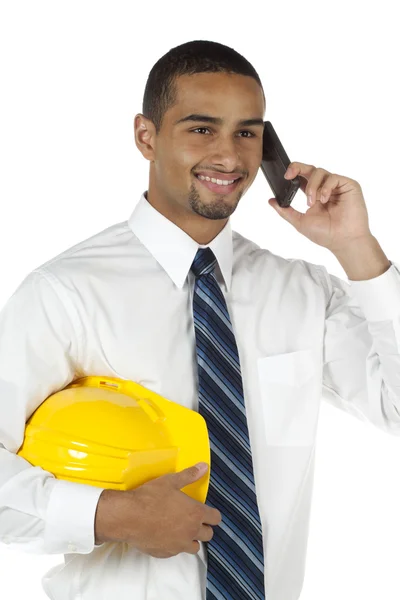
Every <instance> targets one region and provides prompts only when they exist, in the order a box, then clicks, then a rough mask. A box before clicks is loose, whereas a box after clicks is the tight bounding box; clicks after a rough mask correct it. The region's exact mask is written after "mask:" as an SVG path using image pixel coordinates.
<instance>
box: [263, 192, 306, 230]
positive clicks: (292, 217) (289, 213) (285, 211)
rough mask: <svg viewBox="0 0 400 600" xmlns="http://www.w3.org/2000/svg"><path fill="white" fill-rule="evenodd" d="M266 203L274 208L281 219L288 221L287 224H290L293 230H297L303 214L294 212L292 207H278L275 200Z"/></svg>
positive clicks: (271, 199)
mask: <svg viewBox="0 0 400 600" xmlns="http://www.w3.org/2000/svg"><path fill="white" fill-rule="evenodd" d="M268 203H269V204H270V205H271V206H273V207H274V209H275V210H276V212H278V213H279V214H280V215H281V217H282V218H283V219H285V220H286V221H289V223H291V224H292V225H293V227H294V228H295V229H297V230H298V229H299V226H300V220H301V218H302V217H303V213H301V212H299V211H298V210H295V209H294V208H293V207H292V206H285V207H283V206H279V204H278V201H277V199H276V198H270V199H269V200H268Z"/></svg>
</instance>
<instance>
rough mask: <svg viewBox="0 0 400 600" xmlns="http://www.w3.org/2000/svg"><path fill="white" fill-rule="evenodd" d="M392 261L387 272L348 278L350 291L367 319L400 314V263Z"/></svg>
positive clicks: (377, 319) (379, 319) (381, 318)
mask: <svg viewBox="0 0 400 600" xmlns="http://www.w3.org/2000/svg"><path fill="white" fill-rule="evenodd" d="M389 260H390V259H389ZM391 263H392V264H391V266H390V267H389V269H388V270H387V271H385V273H382V275H379V276H378V277H374V278H373V279H367V280H366V281H351V280H350V279H349V280H348V281H349V283H350V286H351V288H350V293H351V295H352V297H353V298H354V299H355V300H357V302H358V304H359V305H360V307H361V310H362V311H363V313H364V315H365V318H366V319H367V321H387V320H394V319H395V318H396V317H398V316H400V263H394V262H393V261H391Z"/></svg>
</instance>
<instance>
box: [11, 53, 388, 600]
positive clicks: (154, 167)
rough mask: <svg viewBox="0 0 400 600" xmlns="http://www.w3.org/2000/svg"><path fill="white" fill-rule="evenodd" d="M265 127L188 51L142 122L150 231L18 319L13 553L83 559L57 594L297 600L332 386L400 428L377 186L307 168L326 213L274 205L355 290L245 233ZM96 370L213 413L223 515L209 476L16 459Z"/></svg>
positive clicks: (249, 103)
mask: <svg viewBox="0 0 400 600" xmlns="http://www.w3.org/2000/svg"><path fill="white" fill-rule="evenodd" d="M264 114H265V98H264V93H263V89H262V85H261V82H260V80H259V77H258V75H257V73H256V72H255V70H254V68H253V67H252V66H251V65H250V64H249V63H248V61H246V59H244V58H243V57H242V56H241V55H239V54H238V53H237V52H235V51H234V50H232V49H231V48H227V47H226V46H223V45H221V44H216V43H213V42H207V41H195V42H189V43H187V44H183V45H181V46H178V47H176V48H173V49H172V50H170V51H169V52H168V53H167V54H166V55H165V56H163V57H162V58H161V59H160V60H159V61H158V62H157V63H156V64H155V65H154V67H153V69H152V71H151V72H150V75H149V79H148V81H147V85H146V89H145V94H144V101H143V114H138V115H136V117H135V122H134V125H135V141H136V145H137V147H138V148H139V150H140V152H141V153H142V154H143V156H144V158H145V159H146V160H148V161H149V163H150V176H149V186H148V190H146V192H144V193H143V194H142V196H141V198H140V201H139V203H138V205H137V206H136V207H135V210H134V212H133V214H132V215H131V217H130V219H129V221H127V222H124V223H120V224H117V225H114V226H112V227H110V228H108V229H106V230H105V231H103V232H100V233H98V234H96V235H95V236H93V237H92V238H90V239H89V240H85V241H83V242H81V243H80V244H78V245H76V246H74V247H73V248H71V249H68V250H66V251H65V252H63V253H62V254H61V255H60V256H58V257H56V258H53V259H51V260H50V261H48V262H47V263H46V264H44V265H42V266H41V267H39V268H38V269H35V271H33V272H32V273H31V274H30V275H29V276H28V277H27V278H26V280H25V281H24V282H23V283H22V284H21V286H20V287H19V288H18V290H17V291H16V292H15V294H14V295H13V296H12V297H11V298H10V300H9V302H8V303H7V305H6V306H5V307H4V309H3V311H2V313H0V340H2V343H1V344H0V442H2V445H3V449H2V450H1V451H0V508H1V510H0V540H1V541H2V542H5V543H9V544H10V545H11V546H13V547H15V548H20V549H21V550H22V551H30V552H33V553H37V554H40V553H48V554H55V553H64V554H65V565H62V566H59V567H56V568H54V569H52V570H51V571H50V572H49V573H48V574H47V575H46V577H45V578H44V579H43V586H44V589H45V591H46V593H47V595H48V596H49V597H50V598H53V599H55V600H61V599H64V598H65V599H66V598H75V597H78V596H79V598H81V600H95V599H96V600H99V599H103V598H104V599H107V600H108V599H109V598H111V597H114V596H117V597H118V598H119V600H125V599H126V600H128V598H129V599H132V598H134V599H135V600H145V599H149V598H152V599H153V600H189V599H190V600H205V599H207V600H213V599H218V600H220V599H226V598H229V599H237V600H245V599H248V598H251V599H262V598H268V599H269V600H297V599H298V598H299V595H300V592H301V588H302V582H303V578H304V560H305V553H306V544H307V535H308V522H309V514H310V498H311V494H312V478H313V468H314V456H315V454H314V449H315V434H316V427H317V422H318V413H319V406H320V398H321V394H322V392H324V395H325V397H326V399H328V400H329V401H330V402H332V403H333V404H335V405H336V406H338V407H339V408H342V409H344V410H346V411H347V412H349V413H350V414H353V415H354V416H356V417H358V418H362V419H364V420H369V421H370V422H372V423H373V424H374V425H375V426H377V427H379V428H380V429H382V430H384V431H387V432H388V433H391V434H395V435H398V433H399V431H400V412H399V410H400V395H399V386H398V376H399V375H398V373H399V368H400V356H399V354H400V342H399V336H398V335H396V332H397V331H398V328H399V325H400V265H399V264H397V263H396V264H394V263H393V262H390V261H389V260H388V258H387V257H386V256H385V254H384V253H383V250H382V249H381V247H380V245H379V243H378V241H377V240H376V238H375V237H374V236H373V235H372V233H371V231H370V229H369V225H368V216H367V210H366V206H365V202H364V198H363V194H362V191H361V187H360V185H359V184H358V183H357V182H356V181H354V180H352V179H350V178H348V177H344V176H341V175H337V174H332V173H330V172H329V171H327V170H325V169H321V168H315V167H314V166H312V165H307V164H304V163H300V162H294V163H292V165H291V169H290V170H289V171H288V173H287V175H286V176H287V177H290V178H292V177H295V176H296V175H299V176H300V177H301V178H302V179H301V180H302V191H303V192H304V193H305V194H306V195H307V196H309V197H310V200H309V209H308V210H307V212H306V213H305V214H302V213H299V212H298V211H296V210H294V209H293V208H292V207H288V208H284V209H282V208H279V206H278V205H277V203H276V200H275V199H270V203H271V205H272V206H273V207H274V208H275V209H276V210H277V212H278V213H279V214H280V215H281V216H282V217H283V218H285V219H287V220H288V221H289V222H290V223H291V224H292V225H293V226H294V227H295V228H296V230H297V231H299V233H301V234H303V235H305V236H306V237H308V238H309V239H310V240H311V241H313V242H315V243H316V244H319V245H321V246H324V247H326V248H328V249H329V250H330V251H331V252H333V253H334V255H335V256H336V257H337V259H338V260H339V262H340V264H341V265H342V266H343V268H344V270H345V271H346V274H347V276H348V279H349V283H347V282H344V281H341V280H340V279H339V278H337V277H335V276H333V275H330V274H328V273H327V271H326V269H325V268H324V267H323V266H321V265H313V264H310V263H307V262H305V261H303V260H301V259H299V260H292V259H291V260H288V259H284V258H282V257H279V256H276V255H274V254H272V253H271V252H270V251H268V250H265V249H262V248H260V247H259V246H257V245H256V244H255V243H253V242H252V241H250V240H247V239H246V238H244V237H243V236H241V235H240V234H238V233H237V232H234V231H233V232H232V231H231V228H230V221H229V217H230V215H231V214H232V213H233V212H234V211H235V209H236V207H237V205H238V203H239V201H240V200H241V199H242V198H243V196H244V194H245V192H246V191H247V190H248V188H249V187H250V186H251V184H252V182H253V181H254V179H255V177H256V175H257V173H258V169H259V167H260V163H261V155H262V134H263V121H264ZM224 182H225V183H224ZM323 196H324V197H323ZM85 375H109V376H116V377H122V378H125V379H130V380H134V381H137V382H139V383H141V384H142V385H145V386H147V387H149V388H151V389H153V390H154V391H156V392H158V393H160V394H162V395H163V396H165V397H167V398H170V399H171V400H174V401H175V402H180V403H181V404H183V405H185V406H187V407H189V408H191V409H193V410H198V411H199V412H200V413H201V414H203V416H204V418H205V419H206V421H207V426H208V431H209V437H210V445H211V469H210V487H209V492H208V496H207V501H206V505H203V504H202V503H198V502H196V501H194V500H193V499H191V498H189V497H188V496H187V495H185V494H184V493H183V492H181V491H180V490H181V488H182V487H184V486H185V485H187V484H189V483H190V482H192V481H195V480H197V479H199V478H200V477H202V476H203V475H204V472H205V471H204V469H203V470H201V469H198V468H197V467H196V466H195V465H193V467H191V468H189V469H185V471H181V472H179V473H170V474H167V475H165V476H163V477H159V478H157V479H155V480H152V481H149V482H147V483H146V484H144V485H142V486H139V487H138V488H136V489H134V490H129V491H127V492H120V491H116V490H103V489H99V488H95V487H91V486H86V485H80V484H76V483H73V482H70V481H61V480H56V479H55V478H54V477H52V476H51V474H50V473H48V472H46V471H44V470H40V469H35V468H33V467H32V465H30V464H29V463H28V462H27V461H25V460H24V459H22V458H21V457H19V456H17V455H16V453H17V452H18V449H19V447H20V446H21V444H22V441H23V436H24V427H25V421H26V419H27V418H29V416H30V415H31V414H32V413H33V411H34V410H35V409H36V408H37V407H38V406H39V405H40V403H41V402H43V400H44V399H45V398H47V397H48V396H49V395H50V394H51V393H54V392H55V391H57V390H60V389H62V388H64V387H65V386H66V385H68V383H70V382H71V381H72V380H74V379H77V378H78V377H82V376H85Z"/></svg>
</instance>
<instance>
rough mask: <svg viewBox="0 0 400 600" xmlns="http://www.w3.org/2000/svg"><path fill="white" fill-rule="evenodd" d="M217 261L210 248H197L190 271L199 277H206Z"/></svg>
mask: <svg viewBox="0 0 400 600" xmlns="http://www.w3.org/2000/svg"><path fill="white" fill-rule="evenodd" d="M216 262H217V259H216V258H215V256H214V253H213V251H212V250H211V249H210V248H199V250H197V254H196V256H195V257H194V261H193V263H192V266H191V270H192V271H193V273H194V274H195V275H196V277H199V276H200V275H208V274H209V273H211V272H212V271H213V270H214V267H215V264H216Z"/></svg>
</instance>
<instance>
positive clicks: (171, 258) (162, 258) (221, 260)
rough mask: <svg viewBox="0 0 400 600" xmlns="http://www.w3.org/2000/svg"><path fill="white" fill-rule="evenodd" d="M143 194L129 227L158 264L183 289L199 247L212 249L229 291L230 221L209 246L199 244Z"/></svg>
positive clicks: (131, 217) (230, 261) (130, 219)
mask: <svg viewBox="0 0 400 600" xmlns="http://www.w3.org/2000/svg"><path fill="white" fill-rule="evenodd" d="M146 194H147V192H143V194H142V195H141V197H140V200H139V202H138V204H137V205H136V206H135V208H134V210H133V213H132V214H131V216H130V218H129V220H128V225H129V227H130V228H131V230H132V231H133V233H134V234H135V235H136V236H137V237H138V238H139V240H140V241H141V242H142V244H143V245H144V246H145V247H146V248H147V250H148V251H149V252H150V253H151V254H152V255H153V256H154V258H155V259H156V261H157V262H158V263H159V264H160V265H161V266H162V267H163V269H164V270H165V271H166V272H167V273H168V275H169V276H170V277H171V279H172V281H173V282H174V283H175V285H176V286H177V287H178V288H180V289H182V287H183V285H184V283H185V280H186V278H187V275H188V273H189V271H190V267H191V266H192V263H193V260H194V258H195V256H196V253H197V250H198V249H199V248H206V247H209V248H211V250H212V251H213V253H214V255H215V258H216V259H217V265H216V267H215V268H216V269H217V268H218V267H219V269H220V271H221V274H222V277H223V279H224V282H225V285H226V288H227V290H228V292H229V291H230V288H231V279H232V256H233V247H232V229H231V224H230V219H228V221H227V223H226V225H225V227H224V228H223V229H222V231H220V233H219V234H218V235H217V236H216V237H215V238H214V239H213V240H212V241H211V242H210V243H209V244H206V245H202V244H198V243H197V242H196V241H195V240H194V239H193V238H191V237H190V236H189V235H188V234H187V233H185V231H183V229H181V228H180V227H178V226H177V225H175V223H173V222H172V221H170V220H169V219H167V218H166V217H164V215H162V214H161V213H160V212H158V210H156V209H155V208H154V207H153V206H152V205H151V204H150V202H149V201H148V200H147V198H146Z"/></svg>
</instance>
